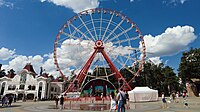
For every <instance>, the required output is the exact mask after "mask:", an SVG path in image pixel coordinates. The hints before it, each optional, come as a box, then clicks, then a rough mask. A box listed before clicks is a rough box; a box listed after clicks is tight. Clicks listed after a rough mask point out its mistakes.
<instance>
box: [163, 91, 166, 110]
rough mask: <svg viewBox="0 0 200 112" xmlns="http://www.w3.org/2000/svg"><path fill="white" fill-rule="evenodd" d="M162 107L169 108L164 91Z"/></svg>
mask: <svg viewBox="0 0 200 112" xmlns="http://www.w3.org/2000/svg"><path fill="white" fill-rule="evenodd" d="M162 107H163V108H167V101H166V98H165V95H164V93H162Z"/></svg>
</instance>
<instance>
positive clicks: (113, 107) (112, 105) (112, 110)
mask: <svg viewBox="0 0 200 112" xmlns="http://www.w3.org/2000/svg"><path fill="white" fill-rule="evenodd" d="M110 99H111V103H110V112H116V109H117V103H116V99H115V94H114V92H111V96H110Z"/></svg>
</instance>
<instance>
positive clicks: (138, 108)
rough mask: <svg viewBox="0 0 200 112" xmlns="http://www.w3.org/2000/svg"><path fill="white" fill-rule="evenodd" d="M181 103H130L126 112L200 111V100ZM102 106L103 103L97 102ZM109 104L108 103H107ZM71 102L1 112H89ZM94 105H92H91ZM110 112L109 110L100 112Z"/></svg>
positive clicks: (33, 104) (21, 105) (18, 106)
mask: <svg viewBox="0 0 200 112" xmlns="http://www.w3.org/2000/svg"><path fill="white" fill-rule="evenodd" d="M178 101H179V103H168V105H167V106H168V107H167V108H164V109H163V108H162V103H161V101H160V100H159V101H157V102H143V103H130V109H129V110H126V112H199V111H200V106H199V105H200V98H199V97H189V98H187V103H188V104H189V107H188V108H187V107H184V104H183V99H182V98H180V99H178ZM97 103H98V104H101V102H97ZM106 103H108V102H106ZM69 104H70V102H65V108H66V109H63V110H60V109H55V105H54V101H39V102H32V101H29V102H16V103H13V105H12V106H11V107H1V106H0V112H62V111H63V112H87V111H88V110H80V109H78V108H77V109H73V110H71V109H70V108H74V107H69ZM77 104H88V103H87V102H71V105H77ZM90 105H92V104H90ZM99 111H104V112H108V111H109V110H99ZM93 112H94V111H93Z"/></svg>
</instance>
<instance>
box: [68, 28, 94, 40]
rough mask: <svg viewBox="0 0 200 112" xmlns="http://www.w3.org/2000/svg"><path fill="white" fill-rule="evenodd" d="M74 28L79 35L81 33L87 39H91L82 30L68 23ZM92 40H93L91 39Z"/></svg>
mask: <svg viewBox="0 0 200 112" xmlns="http://www.w3.org/2000/svg"><path fill="white" fill-rule="evenodd" d="M70 25H71V26H72V27H73V28H74V29H75V30H77V31H78V32H79V33H80V34H81V35H83V36H84V37H85V38H87V39H88V40H91V39H90V38H89V37H88V36H87V35H85V34H84V33H83V32H82V31H80V30H79V29H78V28H76V27H75V26H74V25H73V24H70ZM91 41H94V40H91Z"/></svg>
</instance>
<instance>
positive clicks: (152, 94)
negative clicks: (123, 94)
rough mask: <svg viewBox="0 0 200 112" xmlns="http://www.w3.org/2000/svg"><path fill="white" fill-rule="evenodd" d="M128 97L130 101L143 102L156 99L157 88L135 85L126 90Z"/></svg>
mask: <svg viewBox="0 0 200 112" xmlns="http://www.w3.org/2000/svg"><path fill="white" fill-rule="evenodd" d="M128 94H129V99H130V101H132V102H145V101H157V100H158V90H153V89H150V88H149V87H135V88H134V89H133V90H131V91H129V92H128Z"/></svg>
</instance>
